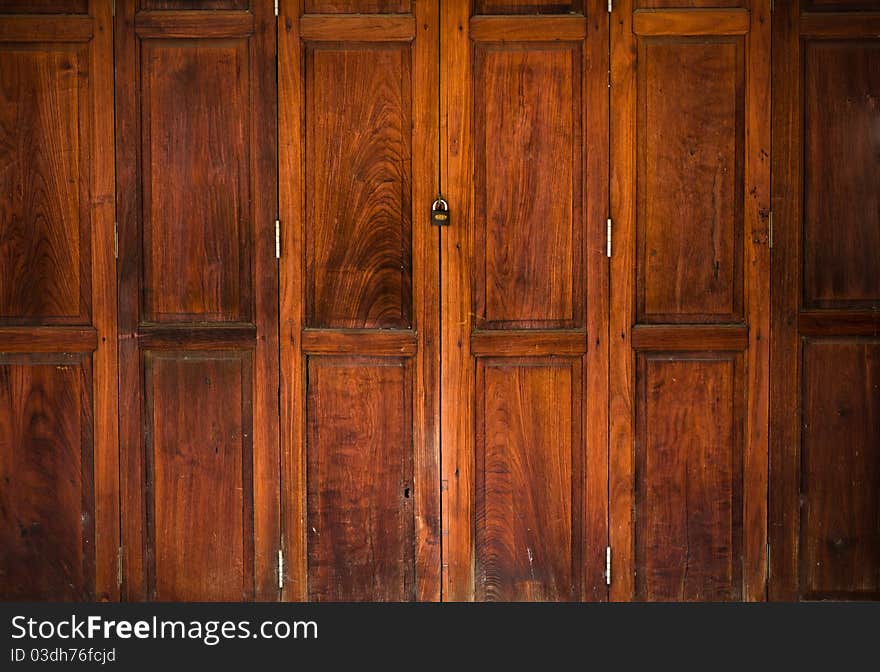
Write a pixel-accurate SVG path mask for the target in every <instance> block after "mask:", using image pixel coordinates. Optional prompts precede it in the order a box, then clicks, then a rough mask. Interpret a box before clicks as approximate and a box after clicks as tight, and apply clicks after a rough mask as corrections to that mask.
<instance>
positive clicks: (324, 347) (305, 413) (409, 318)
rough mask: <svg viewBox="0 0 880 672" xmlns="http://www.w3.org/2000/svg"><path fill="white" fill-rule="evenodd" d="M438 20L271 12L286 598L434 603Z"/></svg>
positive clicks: (406, 10) (395, 5)
mask: <svg viewBox="0 0 880 672" xmlns="http://www.w3.org/2000/svg"><path fill="white" fill-rule="evenodd" d="M437 27H438V14H437V4H436V2H434V1H432V0H417V1H412V2H410V0H391V1H385V0H305V1H304V2H299V1H296V0H290V1H286V2H285V1H283V2H281V4H280V17H279V86H280V89H279V90H280V103H279V122H280V126H279V130H280V171H279V174H280V184H279V186H280V195H281V222H280V228H281V240H280V248H281V249H280V252H281V366H282V368H281V378H282V395H281V426H282V433H281V436H282V471H281V487H282V500H283V547H284V551H285V552H284V557H285V570H284V597H285V598H286V599H299V600H303V599H310V600H375V601H382V600H413V599H419V600H431V599H438V598H439V594H440V593H439V589H440V584H439V567H440V537H439V534H440V510H439V501H440V498H439V492H438V487H439V457H438V456H439V426H438V424H437V413H438V405H437V404H438V398H439V397H438V392H437V383H438V365H439V359H438V358H439V345H440V344H439V333H438V324H439V319H440V313H439V310H438V298H437V297H438V284H437V283H438V235H439V234H438V231H437V229H436V228H434V227H432V225H431V219H430V208H431V202H432V200H433V199H434V197H435V195H436V193H437V146H438V145H437V142H438V140H437V138H438V136H437V109H438V107H437V92H438V91H437V47H438V42H437Z"/></svg>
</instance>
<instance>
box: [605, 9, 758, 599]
mask: <svg viewBox="0 0 880 672" xmlns="http://www.w3.org/2000/svg"><path fill="white" fill-rule="evenodd" d="M683 4H686V6H687V7H698V8H700V9H699V10H692V9H682V8H681V7H682V6H683ZM673 5H674V6H676V7H679V8H678V9H665V8H666V7H669V6H673ZM642 7H645V8H651V11H645V10H643V9H641V8H642ZM725 8H726V9H725ZM614 14H615V20H614V21H612V32H611V47H612V69H611V108H612V119H613V125H612V131H611V134H612V138H613V142H612V154H611V170H612V174H611V213H612V226H613V233H614V239H613V247H614V249H613V257H612V261H611V274H612V283H611V329H612V331H611V333H612V334H613V335H614V338H613V339H612V342H613V347H612V353H611V372H610V381H611V383H610V385H611V406H610V408H611V442H610V470H609V477H610V488H611V504H610V506H611V524H610V525H611V546H612V548H613V549H614V564H615V578H614V582H613V583H612V586H611V595H612V597H613V598H614V599H621V600H622V599H632V598H635V599H640V600H664V601H670V600H739V599H747V600H760V599H764V598H765V590H766V498H767V468H768V467H767V459H768V458H767V422H768V417H767V412H768V409H767V404H768V393H767V386H768V374H769V371H768V367H769V362H768V344H769V324H768V313H769V298H768V294H769V292H768V289H769V187H770V184H769V180H770V175H769V150H770V147H769V140H770V138H769V123H770V118H769V109H768V105H769V57H770V52H769V39H770V35H769V29H768V23H767V22H768V16H769V2H765V1H764V0H752V1H751V2H748V3H745V4H744V3H726V2H693V3H665V2H650V3H644V2H635V3H634V2H632V0H626V1H625V2H622V3H620V4H619V5H617V3H616V6H615V8H614Z"/></svg>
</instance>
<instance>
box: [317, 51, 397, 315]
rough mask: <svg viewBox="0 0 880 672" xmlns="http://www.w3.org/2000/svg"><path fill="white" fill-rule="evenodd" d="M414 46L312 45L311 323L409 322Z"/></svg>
mask: <svg viewBox="0 0 880 672" xmlns="http://www.w3.org/2000/svg"><path fill="white" fill-rule="evenodd" d="M410 52H411V49H410V45H409V44H402V45H387V44H382V45H377V46H376V47H370V48H367V49H365V48H359V47H357V46H355V47H350V46H348V47H347V46H341V47H340V46H337V45H335V44H333V45H327V46H325V45H315V46H311V47H309V48H307V50H306V55H305V63H306V74H305V78H306V90H305V95H306V101H307V102H306V104H307V105H308V108H307V110H306V112H305V115H306V129H307V130H306V156H305V161H306V189H307V191H308V193H309V194H310V198H309V199H308V201H307V208H308V209H307V211H306V217H307V219H306V260H307V269H306V276H307V279H308V290H307V292H308V295H307V297H308V306H307V315H308V317H307V324H308V326H310V327H343V328H386V329H387V328H395V327H396V328H401V327H404V328H405V327H409V326H411V323H412V268H411V266H412V242H411V240H412V234H411V229H412V220H411V217H412V205H411V203H410V199H411V198H412V193H411V192H412V190H411V186H410V185H411V180H412V167H411V163H410V154H411V149H410V145H411V142H412V139H411V135H412V121H411V117H412V110H411V105H412V93H411V86H412V71H411V67H412V66H411V53H410ZM353 241H356V242H355V243H353Z"/></svg>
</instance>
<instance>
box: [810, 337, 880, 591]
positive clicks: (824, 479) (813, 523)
mask: <svg viewBox="0 0 880 672" xmlns="http://www.w3.org/2000/svg"><path fill="white" fill-rule="evenodd" d="M803 358H804V363H803V380H802V383H801V386H802V389H803V427H804V428H805V429H804V433H803V444H802V451H803V455H802V458H801V462H802V465H803V467H802V474H801V498H802V502H803V508H802V510H801V558H800V567H801V589H800V590H801V595H802V596H803V597H804V598H806V599H816V598H820V599H821V598H826V599H827V598H829V597H830V598H833V599H859V598H861V599H865V598H868V599H880V509H878V506H877V502H878V501H880V341H878V340H876V339H872V340H868V341H860V340H853V339H846V340H840V339H834V340H830V339H829V340H826V339H822V340H817V341H814V340H808V341H807V342H806V343H805V345H804V347H803Z"/></svg>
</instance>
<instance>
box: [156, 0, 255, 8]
mask: <svg viewBox="0 0 880 672" xmlns="http://www.w3.org/2000/svg"><path fill="white" fill-rule="evenodd" d="M249 4H250V2H249V0H140V9H143V10H151V9H165V10H168V9H171V10H174V9H179V10H192V9H201V10H212V9H247V8H248V5H249Z"/></svg>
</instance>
